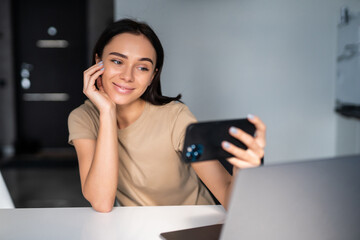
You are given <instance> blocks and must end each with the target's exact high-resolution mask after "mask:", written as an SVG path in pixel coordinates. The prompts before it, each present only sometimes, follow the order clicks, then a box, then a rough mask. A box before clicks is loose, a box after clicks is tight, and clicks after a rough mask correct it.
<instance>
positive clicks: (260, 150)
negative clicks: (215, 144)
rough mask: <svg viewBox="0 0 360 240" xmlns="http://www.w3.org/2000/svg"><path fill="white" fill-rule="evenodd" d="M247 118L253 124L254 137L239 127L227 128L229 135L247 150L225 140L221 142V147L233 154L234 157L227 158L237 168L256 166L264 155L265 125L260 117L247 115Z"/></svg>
mask: <svg viewBox="0 0 360 240" xmlns="http://www.w3.org/2000/svg"><path fill="white" fill-rule="evenodd" d="M248 120H249V121H250V122H251V123H252V124H254V125H255V128H256V131H255V137H253V136H251V135H249V134H248V133H246V132H244V131H242V130H241V129H239V128H235V127H231V128H230V129H229V133H230V135H231V136H233V137H234V138H236V139H238V140H240V141H241V142H242V143H244V144H245V145H246V146H247V148H248V149H247V150H244V149H241V148H239V147H237V146H235V145H233V144H231V143H229V142H226V141H224V142H222V147H223V149H224V150H225V151H227V152H229V153H231V154H232V155H234V157H231V158H228V159H227V160H228V161H229V162H230V163H231V164H232V165H234V166H235V167H238V168H249V167H257V166H259V165H260V164H261V159H262V158H263V157H264V148H265V145H266V139H265V136H266V126H265V124H264V123H263V122H262V121H261V120H260V118H258V117H256V116H254V115H248Z"/></svg>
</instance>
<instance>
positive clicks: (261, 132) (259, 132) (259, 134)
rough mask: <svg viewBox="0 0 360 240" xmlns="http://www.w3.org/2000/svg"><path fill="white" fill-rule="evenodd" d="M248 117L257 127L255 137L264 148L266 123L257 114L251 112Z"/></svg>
mask: <svg viewBox="0 0 360 240" xmlns="http://www.w3.org/2000/svg"><path fill="white" fill-rule="evenodd" d="M247 119H248V120H249V121H250V122H251V123H252V124H254V126H255V128H256V132H255V139H256V141H257V142H258V143H259V145H260V147H262V148H264V147H265V146H266V125H265V123H264V122H263V121H262V120H261V119H260V118H259V117H257V116H254V115H252V114H249V115H248V117H247Z"/></svg>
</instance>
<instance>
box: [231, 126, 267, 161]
mask: <svg viewBox="0 0 360 240" xmlns="http://www.w3.org/2000/svg"><path fill="white" fill-rule="evenodd" d="M229 134H230V135H231V136H233V137H234V138H236V139H238V140H240V141H241V142H242V143H244V144H245V145H246V146H247V147H248V149H251V150H252V151H254V152H255V153H256V154H257V155H258V156H259V157H260V158H261V157H262V156H263V155H264V150H263V148H262V147H261V146H259V143H258V142H257V141H256V139H255V138H254V137H253V136H251V135H250V134H248V133H246V132H244V131H243V130H241V129H239V128H236V127H231V128H230V129H229Z"/></svg>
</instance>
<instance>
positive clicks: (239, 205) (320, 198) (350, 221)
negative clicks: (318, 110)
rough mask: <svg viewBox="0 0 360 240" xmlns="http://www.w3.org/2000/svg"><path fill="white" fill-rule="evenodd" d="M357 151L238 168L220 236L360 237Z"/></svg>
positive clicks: (229, 239)
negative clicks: (351, 153) (344, 154)
mask: <svg viewBox="0 0 360 240" xmlns="http://www.w3.org/2000/svg"><path fill="white" fill-rule="evenodd" d="M359 223H360V155H359V156H349V157H339V158H331V159H322V160H314V161H305V162H298V163H286V164H278V165H270V166H264V167H260V168H253V169H245V170H241V171H240V172H239V174H238V176H237V178H236V182H235V185H234V191H233V195H232V198H231V201H230V206H229V210H228V215H227V219H226V221H225V224H224V226H223V228H222V232H221V236H220V239H221V240H232V239H257V240H261V239H267V240H268V239H277V240H283V239H284V240H285V239H286V240H288V239H293V240H297V239H299V240H300V239H301V240H303V239H327V240H330V239H334V240H338V239H360V226H359Z"/></svg>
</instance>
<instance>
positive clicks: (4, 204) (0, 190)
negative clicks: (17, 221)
mask: <svg viewBox="0 0 360 240" xmlns="http://www.w3.org/2000/svg"><path fill="white" fill-rule="evenodd" d="M0 208H15V206H14V203H13V201H12V199H11V196H10V194H9V191H8V189H7V187H6V184H5V181H4V179H3V177H2V175H1V172H0Z"/></svg>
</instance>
